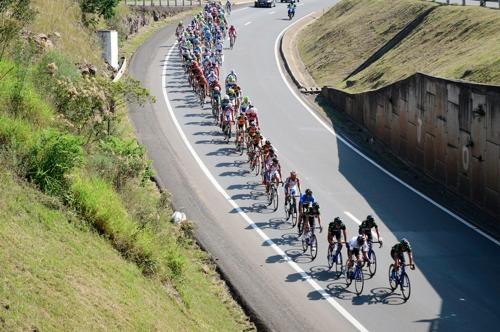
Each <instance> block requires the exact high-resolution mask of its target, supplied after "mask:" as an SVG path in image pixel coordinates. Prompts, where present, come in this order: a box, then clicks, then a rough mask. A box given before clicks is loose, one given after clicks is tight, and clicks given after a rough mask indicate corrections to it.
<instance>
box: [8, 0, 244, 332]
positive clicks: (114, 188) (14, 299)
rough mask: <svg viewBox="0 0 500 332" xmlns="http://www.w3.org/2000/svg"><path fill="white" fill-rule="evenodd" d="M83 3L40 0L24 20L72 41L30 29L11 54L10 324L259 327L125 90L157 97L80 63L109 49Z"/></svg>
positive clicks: (135, 96)
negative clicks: (155, 169) (175, 215)
mask: <svg viewBox="0 0 500 332" xmlns="http://www.w3.org/2000/svg"><path fill="white" fill-rule="evenodd" d="M55 2H57V4H55ZM45 3H47V4H48V7H44V4H45ZM75 3H76V1H75V0H58V1H52V0H50V1H49V0H34V4H35V5H36V6H38V15H37V16H36V18H35V20H34V21H32V22H30V24H29V26H27V27H26V29H33V31H35V32H45V33H50V32H52V31H57V32H60V33H61V35H62V38H61V39H62V42H59V43H56V48H55V49H54V50H42V49H37V48H33V44H31V43H29V42H27V41H26V40H25V39H23V38H21V37H20V36H19V38H18V40H16V41H15V42H12V43H11V44H10V45H8V47H10V49H9V51H10V52H6V54H9V56H6V57H3V58H1V59H0V100H2V102H1V103H0V261H1V262H2V264H1V268H0V280H1V282H0V330H2V331H3V330H6V331H18V330H42V331H66V330H68V331H73V330H75V331H94V330H136V331H148V330H159V331H241V330H252V329H253V325H252V324H251V323H250V322H249V321H248V318H247V317H246V316H245V315H244V313H243V311H242V310H241V308H240V307H239V306H238V305H237V303H236V302H235V301H234V299H233V298H232V297H231V295H230V293H229V291H228V289H227V287H226V286H225V283H224V282H223V281H221V280H220V278H219V276H218V274H217V273H216V271H215V266H214V264H213V262H211V260H210V259H209V256H208V255H207V254H206V253H204V252H203V251H201V250H200V249H199V248H198V247H197V246H196V244H195V243H194V240H193V238H192V225H191V224H190V223H182V224H181V225H180V226H175V225H173V224H172V223H171V222H170V216H171V213H172V207H171V205H170V200H169V196H168V194H166V193H163V194H160V193H159V192H158V190H157V189H156V187H155V185H154V184H153V183H152V182H151V181H150V176H151V174H152V171H151V169H150V166H149V165H150V161H149V160H148V159H147V156H146V151H145V149H144V147H142V146H141V145H139V144H138V143H137V141H136V139H135V137H134V132H133V130H132V128H131V126H130V124H129V123H128V121H127V120H126V116H127V114H126V100H136V101H139V102H151V101H152V100H151V99H152V98H150V97H149V96H148V94H147V91H144V90H143V89H142V88H140V87H139V86H138V85H137V82H135V81H133V80H130V79H124V80H122V81H120V82H119V83H111V82H110V81H109V79H107V78H106V77H101V76H99V75H98V76H97V77H95V78H85V77H82V75H81V74H80V73H79V72H78V70H77V69H76V67H75V65H74V62H82V61H88V62H92V63H93V64H94V65H98V66H100V65H102V61H101V60H100V58H99V57H95V58H94V59H93V60H92V58H91V55H92V54H93V53H95V54H97V55H98V54H99V51H98V49H94V47H95V45H94V44H93V43H94V39H93V37H92V36H93V34H94V32H93V31H92V30H91V28H88V27H85V26H84V25H81V23H80V21H79V18H80V17H81V13H80V12H79V7H78V6H77V5H75ZM52 4H53V5H54V6H55V7H57V8H54V7H51V6H50V5H52ZM47 9H48V10H55V11H60V12H64V11H63V10H65V11H67V13H68V14H67V15H66V18H60V19H56V18H52V19H51V18H50V17H51V16H50V15H52V14H50V13H49V14H47V15H45V10H47ZM61 16H64V15H61ZM73 20H76V21H74V22H73ZM4 22H5V21H0V25H1V24H3V23H4ZM68 24H73V25H74V26H73V27H69V26H67V25H68ZM100 24H101V23H100ZM48 27H50V28H48ZM72 29H76V30H72ZM48 30H50V31H48ZM75 31H77V32H78V33H76V32H75ZM65 32H66V33H67V35H68V36H67V38H70V37H69V36H70V35H71V34H72V33H73V32H74V33H76V34H75V35H73V36H72V37H71V38H74V39H71V38H70V39H68V40H69V42H68V45H66V42H65V40H64V38H65V37H64V35H65Z"/></svg>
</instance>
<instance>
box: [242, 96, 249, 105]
mask: <svg viewBox="0 0 500 332" xmlns="http://www.w3.org/2000/svg"><path fill="white" fill-rule="evenodd" d="M243 102H244V103H245V104H248V103H249V101H248V96H245V97H243Z"/></svg>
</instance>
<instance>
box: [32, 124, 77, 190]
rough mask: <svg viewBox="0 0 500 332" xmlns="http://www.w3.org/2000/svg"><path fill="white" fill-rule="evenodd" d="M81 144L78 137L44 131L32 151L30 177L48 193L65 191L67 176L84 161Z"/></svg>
mask: <svg viewBox="0 0 500 332" xmlns="http://www.w3.org/2000/svg"><path fill="white" fill-rule="evenodd" d="M82 144H83V142H82V139H81V138H80V137H78V136H73V135H70V134H62V133H60V132H58V131H56V130H46V131H44V132H43V133H42V135H40V137H39V138H38V140H37V142H36V143H35V144H34V146H33V148H32V149H31V151H30V152H29V155H28V174H27V177H28V179H29V180H31V181H33V182H34V183H36V184H37V185H38V186H39V187H40V188H41V189H42V190H43V191H45V192H47V193H50V194H61V193H63V192H62V191H63V189H65V188H66V186H67V179H66V175H68V174H69V173H70V172H71V171H72V170H73V169H74V168H75V167H78V166H80V165H82V163H83V149H82Z"/></svg>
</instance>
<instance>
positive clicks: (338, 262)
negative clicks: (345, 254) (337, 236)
mask: <svg viewBox="0 0 500 332" xmlns="http://www.w3.org/2000/svg"><path fill="white" fill-rule="evenodd" d="M343 264H344V260H343V258H342V252H341V251H339V253H338V254H337V260H336V261H335V272H337V273H338V274H339V275H340V274H342V271H343V270H344V267H343Z"/></svg>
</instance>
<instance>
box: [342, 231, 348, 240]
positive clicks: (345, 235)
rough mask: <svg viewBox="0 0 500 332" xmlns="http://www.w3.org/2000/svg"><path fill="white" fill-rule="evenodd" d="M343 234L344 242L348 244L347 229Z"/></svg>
mask: <svg viewBox="0 0 500 332" xmlns="http://www.w3.org/2000/svg"><path fill="white" fill-rule="evenodd" d="M342 232H343V233H344V242H345V243H347V232H346V230H345V229H343V230H342Z"/></svg>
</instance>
